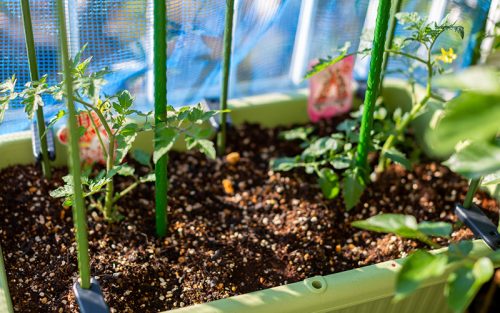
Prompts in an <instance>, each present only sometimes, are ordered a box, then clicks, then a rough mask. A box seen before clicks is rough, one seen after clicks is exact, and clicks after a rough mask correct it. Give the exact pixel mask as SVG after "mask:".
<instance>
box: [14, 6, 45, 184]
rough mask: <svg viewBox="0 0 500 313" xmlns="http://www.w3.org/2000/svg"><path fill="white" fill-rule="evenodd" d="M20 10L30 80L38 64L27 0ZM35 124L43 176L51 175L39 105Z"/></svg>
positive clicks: (36, 79) (42, 118)
mask: <svg viewBox="0 0 500 313" xmlns="http://www.w3.org/2000/svg"><path fill="white" fill-rule="evenodd" d="M21 10H22V14H23V24H24V37H25V39H26V51H27V53H28V64H29V67H30V76H31V80H32V81H38V80H39V79H40V77H39V74H38V64H37V62H36V50H35V38H34V36H33V25H32V23H31V12H30V3H29V0H21ZM36 125H37V128H38V136H40V138H39V139H40V150H41V151H42V162H41V163H42V171H43V175H44V176H45V178H47V179H50V178H51V176H52V173H51V170H50V160H49V151H48V145H47V136H46V135H45V118H44V116H43V107H41V106H39V107H38V108H37V110H36Z"/></svg>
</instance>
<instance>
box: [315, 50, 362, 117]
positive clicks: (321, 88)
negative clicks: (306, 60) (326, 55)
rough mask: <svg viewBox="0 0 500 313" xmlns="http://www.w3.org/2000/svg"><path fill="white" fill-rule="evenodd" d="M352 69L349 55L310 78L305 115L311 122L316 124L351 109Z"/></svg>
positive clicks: (352, 59)
mask: <svg viewBox="0 0 500 313" xmlns="http://www.w3.org/2000/svg"><path fill="white" fill-rule="evenodd" d="M315 63H317V61H314V62H313V63H311V66H312V65H314V64H315ZM353 68H354V56H352V55H351V56H348V57H346V58H345V59H343V60H341V61H339V62H338V63H336V64H333V65H331V66H329V67H327V68H326V69H325V70H323V71H322V72H320V73H318V74H316V75H314V76H313V77H311V78H310V83H309V99H308V102H307V113H308V114H309V118H310V119H311V121H313V122H318V121H319V120H320V119H327V118H331V117H333V116H335V115H340V114H343V113H346V112H348V111H349V110H350V109H351V107H352V94H353V92H352V71H353Z"/></svg>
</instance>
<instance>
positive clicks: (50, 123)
mask: <svg viewBox="0 0 500 313" xmlns="http://www.w3.org/2000/svg"><path fill="white" fill-rule="evenodd" d="M65 115H66V111H64V110H59V111H58V112H57V114H56V115H55V116H54V117H53V118H52V119H51V120H50V122H49V124H47V128H51V127H53V126H54V124H55V123H57V121H59V120H60V119H61V118H63V117H64V116H65ZM44 135H45V134H44Z"/></svg>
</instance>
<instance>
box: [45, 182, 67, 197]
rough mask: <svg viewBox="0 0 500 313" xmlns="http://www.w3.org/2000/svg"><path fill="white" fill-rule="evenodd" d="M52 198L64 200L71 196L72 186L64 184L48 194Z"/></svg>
mask: <svg viewBox="0 0 500 313" xmlns="http://www.w3.org/2000/svg"><path fill="white" fill-rule="evenodd" d="M49 195H50V196H51V197H52V198H66V197H71V196H72V195H73V185H70V184H65V185H63V186H61V187H59V188H57V189H55V190H52V191H50V192H49Z"/></svg>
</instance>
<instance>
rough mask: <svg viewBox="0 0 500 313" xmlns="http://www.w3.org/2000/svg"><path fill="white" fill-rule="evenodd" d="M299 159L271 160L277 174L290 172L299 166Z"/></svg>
mask: <svg viewBox="0 0 500 313" xmlns="http://www.w3.org/2000/svg"><path fill="white" fill-rule="evenodd" d="M297 161H298V160H297V158H290V157H284V158H277V159H273V160H271V169H272V170H273V171H276V172H286V171H290V170H292V169H294V168H296V167H297V166H298V164H297Z"/></svg>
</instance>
